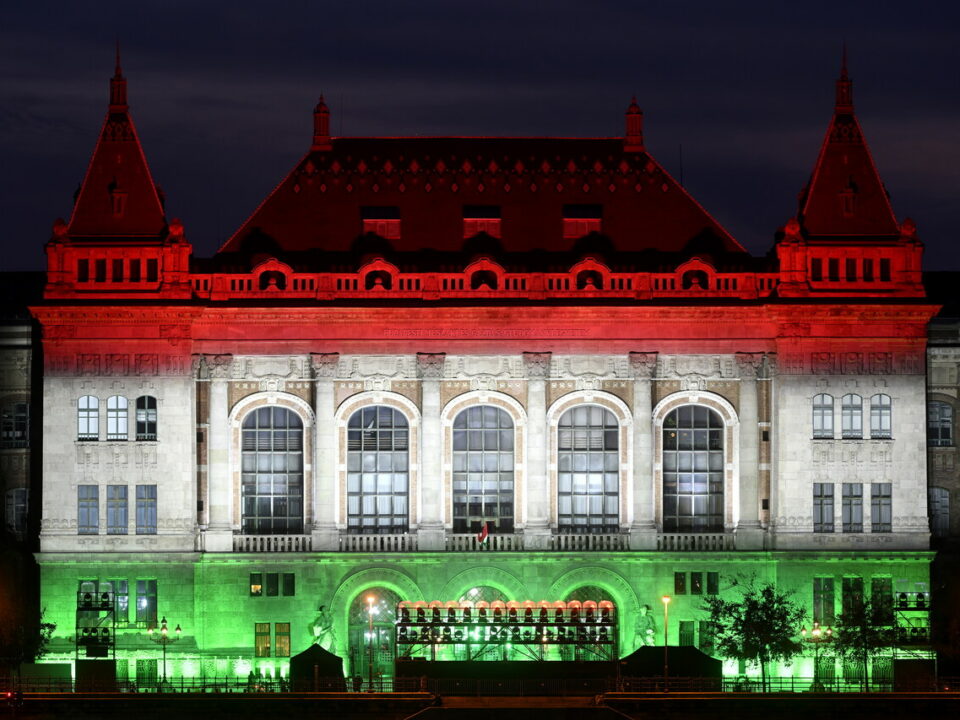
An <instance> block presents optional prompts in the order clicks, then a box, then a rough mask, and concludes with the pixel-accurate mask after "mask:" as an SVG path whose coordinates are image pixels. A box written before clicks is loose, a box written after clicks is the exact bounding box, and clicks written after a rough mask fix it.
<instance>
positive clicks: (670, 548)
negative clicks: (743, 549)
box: [657, 533, 734, 552]
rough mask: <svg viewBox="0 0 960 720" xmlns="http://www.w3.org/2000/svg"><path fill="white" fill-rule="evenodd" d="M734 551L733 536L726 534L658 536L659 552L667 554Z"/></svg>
mask: <svg viewBox="0 0 960 720" xmlns="http://www.w3.org/2000/svg"><path fill="white" fill-rule="evenodd" d="M733 549H734V539H733V535H728V534H726V533H660V534H659V535H657V550H665V551H667V552H700V551H707V552H709V551H723V550H733Z"/></svg>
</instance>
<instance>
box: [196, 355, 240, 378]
mask: <svg viewBox="0 0 960 720" xmlns="http://www.w3.org/2000/svg"><path fill="white" fill-rule="evenodd" d="M202 360H203V364H205V365H206V366H207V371H208V372H209V373H210V377H211V378H215V379H217V380H227V379H229V378H231V377H232V376H233V355H230V354H224V355H204V356H203V358H202ZM201 367H202V365H201Z"/></svg>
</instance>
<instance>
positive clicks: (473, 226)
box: [463, 205, 500, 239]
mask: <svg viewBox="0 0 960 720" xmlns="http://www.w3.org/2000/svg"><path fill="white" fill-rule="evenodd" d="M480 233H486V234H487V235H489V236H490V237H495V238H499V237H500V206H499V205H464V206H463V237H464V239H466V238H471V237H473V236H474V235H479V234H480Z"/></svg>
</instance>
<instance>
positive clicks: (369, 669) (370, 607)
mask: <svg viewBox="0 0 960 720" xmlns="http://www.w3.org/2000/svg"><path fill="white" fill-rule="evenodd" d="M375 600H376V598H375V597H374V596H373V595H367V620H368V628H367V653H368V655H369V658H368V662H367V675H368V677H369V683H370V690H369V692H373V603H374V601H375Z"/></svg>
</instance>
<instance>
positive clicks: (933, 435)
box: [927, 400, 953, 447]
mask: <svg viewBox="0 0 960 720" xmlns="http://www.w3.org/2000/svg"><path fill="white" fill-rule="evenodd" d="M927 443H928V444H930V445H933V446H935V447H945V446H947V447H948V446H951V445H953V408H952V407H950V404H949V403H945V402H941V401H939V400H934V401H933V402H931V403H929V404H928V405H927Z"/></svg>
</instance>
